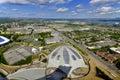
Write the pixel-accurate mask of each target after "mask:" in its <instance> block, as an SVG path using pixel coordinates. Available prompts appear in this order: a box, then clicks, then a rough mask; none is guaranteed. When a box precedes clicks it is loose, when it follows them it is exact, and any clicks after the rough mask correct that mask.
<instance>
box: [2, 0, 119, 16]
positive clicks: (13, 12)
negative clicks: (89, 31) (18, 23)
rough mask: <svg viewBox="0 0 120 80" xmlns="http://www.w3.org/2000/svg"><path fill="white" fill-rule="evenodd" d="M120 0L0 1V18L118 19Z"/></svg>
mask: <svg viewBox="0 0 120 80" xmlns="http://www.w3.org/2000/svg"><path fill="white" fill-rule="evenodd" d="M119 5H120V1H119V0H35V1H34V0H0V17H12V18H17V17H28V18H116V17H120V16H119V14H120V6H119Z"/></svg>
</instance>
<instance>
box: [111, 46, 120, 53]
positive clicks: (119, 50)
mask: <svg viewBox="0 0 120 80" xmlns="http://www.w3.org/2000/svg"><path fill="white" fill-rule="evenodd" d="M110 50H112V51H114V52H115V53H118V54H120V47H117V48H115V47H112V48H110Z"/></svg>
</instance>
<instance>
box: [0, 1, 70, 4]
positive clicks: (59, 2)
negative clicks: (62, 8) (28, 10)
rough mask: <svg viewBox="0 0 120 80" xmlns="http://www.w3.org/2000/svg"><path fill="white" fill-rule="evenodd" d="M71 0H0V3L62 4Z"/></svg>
mask: <svg viewBox="0 0 120 80" xmlns="http://www.w3.org/2000/svg"><path fill="white" fill-rule="evenodd" d="M70 1H72V0H0V4H2V3H10V4H32V5H35V4H37V5H44V4H46V3H56V4H63V3H67V2H70Z"/></svg>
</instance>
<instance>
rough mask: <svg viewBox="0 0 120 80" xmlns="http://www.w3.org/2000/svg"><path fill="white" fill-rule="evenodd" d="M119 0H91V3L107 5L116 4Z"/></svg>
mask: <svg viewBox="0 0 120 80" xmlns="http://www.w3.org/2000/svg"><path fill="white" fill-rule="evenodd" d="M118 1H119V0H91V1H90V4H91V5H105V4H114V3H118Z"/></svg>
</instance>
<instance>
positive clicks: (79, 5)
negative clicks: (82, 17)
mask: <svg viewBox="0 0 120 80" xmlns="http://www.w3.org/2000/svg"><path fill="white" fill-rule="evenodd" d="M75 7H76V8H83V5H82V4H78V5H76V6H75Z"/></svg>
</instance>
